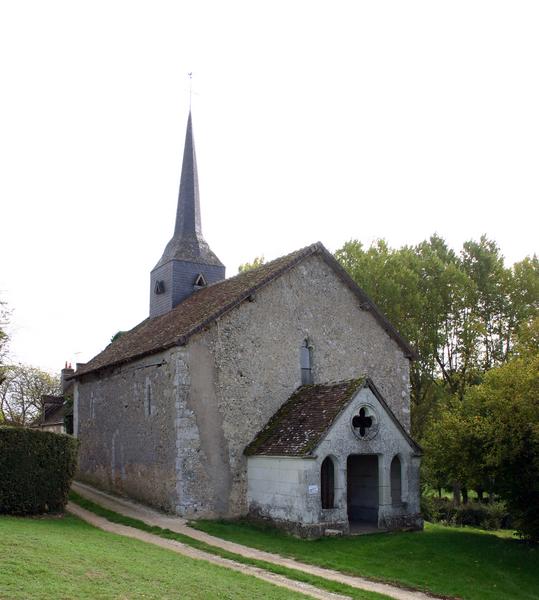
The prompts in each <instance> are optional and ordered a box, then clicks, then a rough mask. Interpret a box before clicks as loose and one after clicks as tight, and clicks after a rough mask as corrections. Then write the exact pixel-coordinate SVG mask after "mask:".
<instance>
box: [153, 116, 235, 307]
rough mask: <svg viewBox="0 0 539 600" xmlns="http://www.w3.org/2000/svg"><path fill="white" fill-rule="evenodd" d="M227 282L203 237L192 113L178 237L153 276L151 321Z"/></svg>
mask: <svg viewBox="0 0 539 600" xmlns="http://www.w3.org/2000/svg"><path fill="white" fill-rule="evenodd" d="M224 278H225V267H224V265H223V264H222V263H221V261H220V260H219V259H218V258H217V256H215V254H214V253H213V252H212V251H211V250H210V247H209V246H208V243H207V242H206V240H205V239H204V238H203V236H202V226H201V222H200V199H199V193H198V172H197V161H196V154H195V145H194V141H193V125H192V119H191V111H189V117H188V119H187V131H186V133H185V147H184V150H183V163H182V174H181V179H180V193H179V195H178V208H177V211H176V225H175V227H174V235H173V236H172V239H171V240H170V241H169V243H168V244H167V245H166V247H165V251H164V252H163V256H162V257H161V259H160V260H159V262H158V263H157V264H156V265H155V267H154V269H153V270H152V272H151V274H150V317H151V318H153V317H158V316H159V315H162V314H164V313H166V312H168V311H169V310H172V309H173V308H174V307H175V306H176V305H178V304H179V303H180V302H181V301H182V300H184V299H185V298H187V297H188V296H190V295H191V294H192V293H193V292H195V291H196V290H198V289H200V288H202V287H205V286H206V285H209V284H211V283H215V282H217V281H221V280H222V279H224Z"/></svg>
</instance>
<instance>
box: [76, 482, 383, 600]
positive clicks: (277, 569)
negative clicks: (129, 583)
mask: <svg viewBox="0 0 539 600" xmlns="http://www.w3.org/2000/svg"><path fill="white" fill-rule="evenodd" d="M69 499H70V500H71V501H72V502H75V503H76V504H78V505H79V506H82V507H83V508H85V509H86V510H89V511H91V512H93V513H95V514H96V515H99V516H100V517H104V518H105V519H108V520H109V521H111V522H113V523H120V524H122V525H127V526H128V527H135V528H136V529H141V530H142V531H147V532H149V533H153V534H154V535H158V536H160V537H163V538H166V539H172V540H177V541H179V542H182V543H183V544H187V545H188V546H192V547H194V548H198V549H199V550H203V551H204V552H209V553H210V554H216V555H217V556H222V557H223V558H228V559H230V560H234V561H236V562H241V563H243V564H246V565H253V566H255V567H260V568H261V569H265V570H266V571H270V572H272V573H276V574H278V575H283V576H284V577H288V578H289V579H295V580H296V581H301V582H303V583H308V584H311V585H313V586H315V587H318V588H321V589H324V590H327V591H329V592H335V593H337V594H343V595H346V596H349V597H350V598H352V599H353V600H388V596H385V595H383V594H378V593H376V592H368V591H366V590H361V589H358V588H353V587H350V586H348V585H345V584H342V583H338V582H336V581H330V580H327V579H323V578H322V577H318V576H316V575H310V574H309V573H304V572H303V571H298V570H296V569H290V568H288V567H282V566H280V565H276V564H273V563H268V562H265V561H263V560H257V559H252V558H246V557H244V556H241V555H239V554H235V553H233V552H229V551H227V550H224V549H222V548H218V547H217V546H210V545H209V544H206V543H205V542H201V541H200V540H195V539H193V538H191V537H189V536H186V535H183V534H181V533H176V532H175V531H171V530H170V529H162V528H160V527H155V526H153V525H148V524H146V523H144V522H143V521H139V520H138V519H133V518H131V517H126V516H124V515H121V514H119V513H116V512H114V511H112V510H109V509H108V508H103V507H102V506H100V505H99V504H96V503H95V502H92V501H91V500H87V499H86V498H83V497H82V496H80V495H79V494H77V493H76V492H73V491H71V492H70V493H69Z"/></svg>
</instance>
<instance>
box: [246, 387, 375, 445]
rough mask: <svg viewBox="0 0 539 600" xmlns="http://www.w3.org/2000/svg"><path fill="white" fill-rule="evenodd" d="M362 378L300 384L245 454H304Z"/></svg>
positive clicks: (348, 398)
mask: <svg viewBox="0 0 539 600" xmlns="http://www.w3.org/2000/svg"><path fill="white" fill-rule="evenodd" d="M364 382H365V379H352V380H349V381H340V382H338V383H329V384H316V385H302V386H301V387H300V388H298V389H297V390H296V391H295V392H294V393H293V394H292V396H291V397H290V399H289V400H287V402H285V403H284V404H283V405H282V406H281V408H280V409H279V410H278V411H277V412H276V413H275V414H274V415H273V417H272V418H271V419H270V421H269V422H268V424H267V425H266V427H264V429H263V430H262V431H261V432H260V433H259V434H258V435H257V436H256V438H255V439H254V440H253V441H252V442H251V443H250V444H249V446H247V448H246V449H245V454H246V455H247V456H253V455H261V454H262V455H268V456H307V455H309V454H310V453H311V452H312V450H314V449H315V448H316V446H317V445H318V443H319V442H320V440H321V439H322V437H323V436H324V434H325V433H326V431H327V430H328V429H329V427H330V426H331V424H332V423H333V422H334V421H335V419H336V418H337V416H338V415H339V414H340V413H341V412H342V410H343V409H344V408H345V407H346V406H347V405H348V403H349V402H350V400H351V399H352V398H353V397H354V396H355V394H356V392H357V391H358V390H359V389H360V388H361V387H363V384H364Z"/></svg>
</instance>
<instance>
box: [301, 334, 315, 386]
mask: <svg viewBox="0 0 539 600" xmlns="http://www.w3.org/2000/svg"><path fill="white" fill-rule="evenodd" d="M299 361H300V366H301V383H302V385H308V384H311V383H312V382H313V372H312V348H311V347H310V346H309V340H305V341H304V342H303V345H302V346H301V348H300V353H299Z"/></svg>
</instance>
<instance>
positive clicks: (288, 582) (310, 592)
mask: <svg viewBox="0 0 539 600" xmlns="http://www.w3.org/2000/svg"><path fill="white" fill-rule="evenodd" d="M67 510H68V511H69V512H70V513H71V514H73V515H76V516H77V517H79V518H80V519H82V520H83V521H86V522H87V523H90V525H93V526H94V527H98V528H99V529H103V530H104V531H108V532H110V533H117V534H119V535H123V536H126V537H129V538H134V539H136V540H140V541H142V542H147V543H149V544H154V545H155V546H160V547H161V548H166V549H167V550H172V551H173V552H177V553H178V554H182V555H183V556H188V557H190V558H195V559H197V560H205V561H207V562H210V563H213V564H215V565H220V566H221V567H226V568H227V569H232V570H233V571H239V572H240V573H244V574H245V575H252V576H254V577H257V578H258V579H263V580H264V581H268V582H269V583H272V584H274V585H278V586H279V587H284V588H287V589H289V590H293V591H294V592H299V593H301V594H305V595H306V596H309V597H311V598H318V599H320V600H350V597H349V596H341V595H340V594H332V593H331V592H325V591H324V590H320V589H318V588H315V587H314V586H312V585H309V584H308V583H302V582H301V581H294V580H293V579H287V578H286V577H283V576H282V575H277V574H275V573H270V572H268V571H264V569H260V568H258V567H253V566H251V565H244V564H242V563H238V562H235V561H233V560H228V559H226V558H221V557H220V556H216V555H215V554H209V553H208V552H203V551H202V550H197V549H196V548H192V547H191V546H186V545H185V544H182V543H181V542H176V541H174V540H167V539H165V538H162V537H159V536H157V535H153V534H151V533H147V532H146V531H141V530H140V529H135V528H134V527H127V526H126V525H119V524H118V523H111V522H110V521H107V519H104V518H103V517H98V516H97V515H95V514H94V513H92V512H90V511H88V510H86V509H84V508H81V507H80V506H78V505H77V504H73V503H72V502H69V503H68V505H67Z"/></svg>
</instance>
